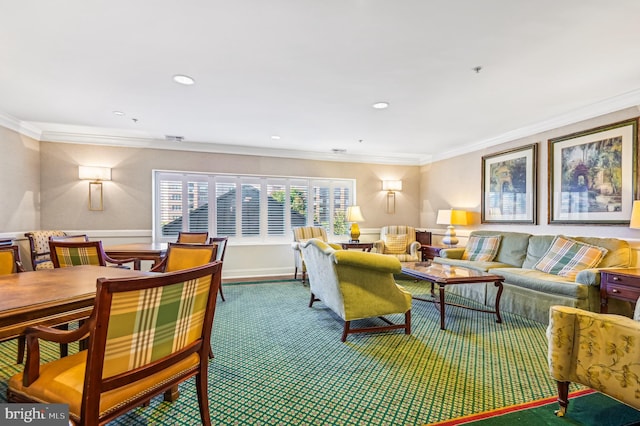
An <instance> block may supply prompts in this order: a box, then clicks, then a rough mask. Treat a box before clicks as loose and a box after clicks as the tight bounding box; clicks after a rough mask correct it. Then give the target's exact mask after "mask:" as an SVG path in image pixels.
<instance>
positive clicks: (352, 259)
mask: <svg viewBox="0 0 640 426" xmlns="http://www.w3.org/2000/svg"><path fill="white" fill-rule="evenodd" d="M332 256H333V260H334V262H335V263H336V264H338V265H344V266H354V267H356V268H365V269H369V270H374V271H377V272H386V273H389V272H390V273H392V274H398V273H400V271H401V270H402V265H401V264H400V261H399V260H398V258H397V257H395V256H385V255H384V254H379V253H367V252H362V251H349V250H340V251H336V252H335V253H333V255H332Z"/></svg>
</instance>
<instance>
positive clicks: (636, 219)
mask: <svg viewBox="0 0 640 426" xmlns="http://www.w3.org/2000/svg"><path fill="white" fill-rule="evenodd" d="M629 228H633V229H640V200H635V201H634V202H633V208H632V209H631V220H630V221H629Z"/></svg>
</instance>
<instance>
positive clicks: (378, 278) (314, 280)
mask: <svg viewBox="0 0 640 426" xmlns="http://www.w3.org/2000/svg"><path fill="white" fill-rule="evenodd" d="M301 248H302V253H303V256H304V261H305V263H306V265H307V274H308V277H309V288H310V290H311V299H310V301H309V307H313V302H315V301H322V303H323V304H324V305H325V306H326V307H328V308H329V309H331V310H332V311H333V312H335V313H336V314H337V315H338V316H340V318H342V319H343V320H344V328H343V333H342V339H341V340H342V341H343V342H344V341H345V340H346V339H347V335H348V334H351V333H360V332H369V331H387V330H394V329H403V330H404V332H405V334H411V293H409V292H408V291H407V290H405V289H404V288H403V287H401V286H399V285H398V284H396V282H395V279H394V274H399V273H400V270H401V265H400V261H399V260H398V259H397V258H395V257H392V256H385V255H383V254H378V253H367V252H362V251H359V250H358V251H356V250H341V249H337V247H336V246H335V245H330V244H327V243H326V242H324V241H321V240H320V239H318V238H312V239H310V240H308V241H306V242H303V243H302V244H301ZM391 314H402V315H403V316H404V323H396V324H392V323H391V322H390V321H389V320H387V319H386V318H385V319H379V318H376V317H383V316H385V315H391ZM365 318H372V319H371V320H366V321H362V322H360V324H362V326H360V327H358V328H353V327H351V322H352V321H355V320H362V319H365ZM374 318H375V319H374Z"/></svg>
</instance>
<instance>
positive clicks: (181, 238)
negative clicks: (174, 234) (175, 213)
mask: <svg viewBox="0 0 640 426" xmlns="http://www.w3.org/2000/svg"><path fill="white" fill-rule="evenodd" d="M207 238H209V233H208V232H178V241H177V242H178V243H183V244H206V243H207Z"/></svg>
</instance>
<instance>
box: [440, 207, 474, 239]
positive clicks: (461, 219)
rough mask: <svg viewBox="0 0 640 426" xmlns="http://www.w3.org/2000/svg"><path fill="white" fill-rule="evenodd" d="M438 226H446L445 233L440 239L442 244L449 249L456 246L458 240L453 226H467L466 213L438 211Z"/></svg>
mask: <svg viewBox="0 0 640 426" xmlns="http://www.w3.org/2000/svg"><path fill="white" fill-rule="evenodd" d="M436 223H437V224H438V225H447V232H446V233H445V234H444V238H442V243H443V244H446V245H448V246H449V247H452V246H455V245H456V244H458V238H456V230H455V228H454V227H453V225H466V224H467V212H465V211H464V210H453V209H449V210H438V217H437V218H436Z"/></svg>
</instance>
